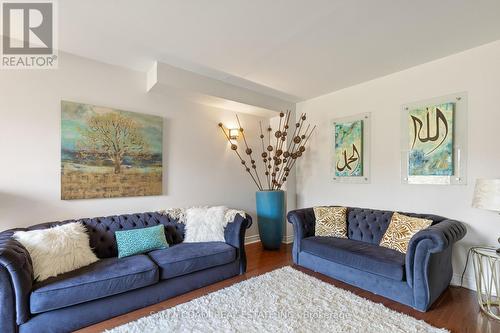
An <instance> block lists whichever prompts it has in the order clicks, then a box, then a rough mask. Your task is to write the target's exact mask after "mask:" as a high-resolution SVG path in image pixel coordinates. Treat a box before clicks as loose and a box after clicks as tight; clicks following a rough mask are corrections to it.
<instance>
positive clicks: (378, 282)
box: [288, 208, 467, 311]
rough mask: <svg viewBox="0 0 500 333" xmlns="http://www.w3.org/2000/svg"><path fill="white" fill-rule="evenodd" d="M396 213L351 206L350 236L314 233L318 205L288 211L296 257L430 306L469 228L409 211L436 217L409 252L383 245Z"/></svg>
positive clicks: (374, 288) (371, 288)
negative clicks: (383, 239) (340, 236)
mask: <svg viewBox="0 0 500 333" xmlns="http://www.w3.org/2000/svg"><path fill="white" fill-rule="evenodd" d="M392 214H393V212H391V211H382V210H372V209H364V208H348V210H347V229H348V231H347V233H348V239H343V238H335V237H316V236H314V231H315V223H316V219H315V216H314V210H313V208H305V209H298V210H294V211H291V212H289V213H288V221H289V222H290V223H292V224H293V229H294V237H295V238H294V243H293V250H292V251H293V253H292V255H293V262H294V263H295V264H297V265H299V266H303V267H306V268H309V269H311V270H313V271H316V272H320V273H322V274H325V275H328V276H330V277H332V278H335V279H338V280H341V281H344V282H347V283H349V284H351V285H354V286H357V287H359V288H362V289H365V290H369V291H371V292H373V293H375V294H379V295H382V296H385V297H387V298H390V299H392V300H395V301H397V302H399V303H403V304H406V305H409V306H411V307H413V308H415V309H417V310H419V311H427V309H429V307H430V306H431V305H432V303H433V302H434V301H435V300H436V299H437V298H438V296H439V295H441V293H442V292H443V291H444V290H445V289H446V288H447V287H448V285H449V283H450V281H451V277H452V274H453V270H452V267H451V251H452V245H453V243H454V242H456V241H458V240H460V239H462V238H463V237H464V236H465V234H466V232H467V230H466V229H465V226H464V225H463V224H462V223H461V222H458V221H454V220H449V219H446V218H444V217H440V216H436V215H426V214H413V213H403V214H405V215H409V216H414V217H421V218H426V219H431V220H432V221H433V223H432V225H431V226H430V227H428V228H427V229H424V230H421V231H419V232H418V233H417V234H415V235H414V236H413V238H412V239H411V241H410V244H409V246H408V251H407V253H406V255H405V254H403V253H400V252H398V251H395V250H392V249H388V248H385V247H381V246H379V243H380V241H381V239H382V236H383V235H384V233H385V231H386V230H387V227H388V226H389V222H390V221H391V217H392Z"/></svg>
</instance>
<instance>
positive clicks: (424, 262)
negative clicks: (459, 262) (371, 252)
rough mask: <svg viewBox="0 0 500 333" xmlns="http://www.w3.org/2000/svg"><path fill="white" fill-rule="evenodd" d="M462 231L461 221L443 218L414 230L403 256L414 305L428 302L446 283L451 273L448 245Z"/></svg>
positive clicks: (458, 237)
mask: <svg viewBox="0 0 500 333" xmlns="http://www.w3.org/2000/svg"><path fill="white" fill-rule="evenodd" d="M466 233H467V229H466V227H465V225H464V224H463V223H461V222H459V221H455V220H443V221H441V222H438V223H436V224H434V225H431V226H430V227H428V228H426V229H424V230H421V231H419V232H417V233H416V234H415V235H414V236H413V237H412V239H411V240H410V243H409V244H408V250H407V252H406V259H405V260H406V276H407V282H408V285H409V286H410V287H412V288H414V290H415V298H416V299H415V303H416V305H417V307H418V308H421V309H423V308H425V307H426V306H427V305H430V304H432V302H433V301H434V298H435V297H437V296H438V295H439V294H440V292H441V289H443V288H446V287H447V286H448V284H449V282H450V280H451V276H452V274H453V271H452V267H451V248H452V246H453V244H454V243H455V242H457V241H459V240H460V239H462V238H463V237H464V236H465V234H466ZM431 256H432V257H431ZM431 266H432V267H431ZM431 270H439V274H433V276H429V275H430V271H431ZM434 275H435V276H434Z"/></svg>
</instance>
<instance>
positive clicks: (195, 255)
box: [148, 242, 236, 280]
mask: <svg viewBox="0 0 500 333" xmlns="http://www.w3.org/2000/svg"><path fill="white" fill-rule="evenodd" d="M148 255H149V256H150V257H151V259H152V260H153V261H154V262H155V263H156V264H157V265H158V266H159V267H160V279H164V280H165V279H170V278H173V277H176V276H181V275H184V274H189V273H192V272H196V271H200V270H202V269H206V268H210V267H215V266H219V265H224V264H227V263H230V262H232V261H234V260H236V249H235V248H234V247H232V246H231V245H228V244H226V243H223V242H202V243H181V244H178V245H175V246H172V247H169V248H168V249H164V250H156V251H152V252H150V253H148Z"/></svg>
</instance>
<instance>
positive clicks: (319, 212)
mask: <svg viewBox="0 0 500 333" xmlns="http://www.w3.org/2000/svg"><path fill="white" fill-rule="evenodd" d="M313 209H314V216H315V217H316V230H315V233H314V235H315V236H330V237H338V238H347V208H346V207H314V208H313Z"/></svg>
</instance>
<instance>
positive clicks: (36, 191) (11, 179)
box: [0, 54, 269, 236]
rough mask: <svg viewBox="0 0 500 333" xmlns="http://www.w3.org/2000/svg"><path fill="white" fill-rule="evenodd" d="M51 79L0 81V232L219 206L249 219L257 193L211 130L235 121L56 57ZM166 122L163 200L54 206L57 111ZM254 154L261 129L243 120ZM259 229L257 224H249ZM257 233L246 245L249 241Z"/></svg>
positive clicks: (117, 74)
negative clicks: (73, 108)
mask: <svg viewBox="0 0 500 333" xmlns="http://www.w3.org/2000/svg"><path fill="white" fill-rule="evenodd" d="M60 56H61V58H60V61H59V69H57V70H25V71H21V70H11V71H0V152H1V154H0V156H1V157H0V230H4V229H7V228H11V227H23V226H28V225H32V224H36V223H41V222H48V221H54V220H59V219H69V218H79V217H93V216H103V215H108V214H121V213H134V212H144V211H154V210H159V209H164V208H168V207H186V206H192V205H217V204H224V205H227V206H229V207H235V208H241V209H245V210H246V211H248V212H250V213H251V215H253V216H255V213H254V212H255V190H256V188H255V185H254V184H253V183H252V181H251V179H250V178H249V177H248V176H247V175H246V173H245V172H244V170H243V169H242V167H241V164H240V162H239V161H238V160H237V159H236V156H235V155H234V153H233V152H232V151H231V150H230V149H229V148H228V145H227V143H226V141H225V138H224V137H223V135H222V133H221V132H220V130H219V128H218V126H217V124H218V123H219V122H220V121H222V122H223V123H224V124H226V125H228V126H229V125H231V126H235V125H236V120H235V117H234V113H233V112H229V111H224V110H219V109H214V108H210V107H207V106H203V105H200V104H195V103H191V102H189V101H186V100H182V99H179V98H177V97H176V95H175V92H173V93H172V94H171V95H168V94H167V95H165V94H163V95H159V94H148V93H146V75H145V74H144V73H139V72H135V71H131V70H128V69H124V68H121V67H116V66H111V65H107V64H103V63H99V62H95V61H91V60H87V59H84V58H80V57H76V56H72V55H68V54H60ZM61 100H70V101H76V102H83V103H90V104H96V105H102V106H109V107H115V108H119V109H124V110H129V111H135V112H142V113H148V114H155V115H160V116H162V117H164V142H163V149H164V151H163V154H164V155H163V156H164V185H163V191H164V195H163V196H153V197H136V198H113V199H91V200H72V201H62V200H60V146H61V144H60V112H61V110H60V103H61ZM240 117H241V120H242V122H243V127H244V128H245V129H246V133H247V135H248V138H254V140H250V141H251V144H252V145H253V146H255V147H259V146H258V144H260V141H258V140H260V139H259V138H258V133H257V129H258V121H263V122H264V123H266V124H267V123H268V121H269V120H268V119H265V118H258V117H254V116H251V115H248V114H240ZM255 222H256V221H255ZM256 225H257V224H256V223H255V224H254V226H253V227H252V229H251V230H249V232H248V233H247V235H250V236H251V235H252V234H256V230H257V229H256Z"/></svg>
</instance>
